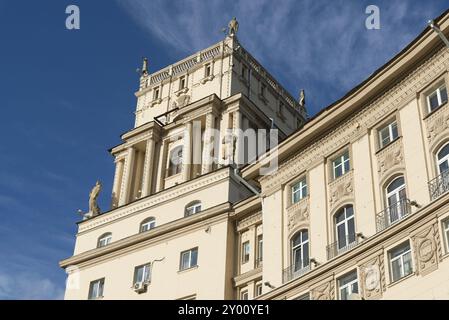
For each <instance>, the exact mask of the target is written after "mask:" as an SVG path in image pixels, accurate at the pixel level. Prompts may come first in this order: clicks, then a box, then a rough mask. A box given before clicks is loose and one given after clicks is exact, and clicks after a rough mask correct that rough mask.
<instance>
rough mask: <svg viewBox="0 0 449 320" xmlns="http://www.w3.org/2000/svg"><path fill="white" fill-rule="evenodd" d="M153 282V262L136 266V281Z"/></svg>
mask: <svg viewBox="0 0 449 320" xmlns="http://www.w3.org/2000/svg"><path fill="white" fill-rule="evenodd" d="M140 269H142V279H138V274H139V270H140ZM150 282H151V263H147V264H143V265H140V266H137V267H135V268H134V283H150Z"/></svg>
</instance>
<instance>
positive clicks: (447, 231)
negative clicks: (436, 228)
mask: <svg viewBox="0 0 449 320" xmlns="http://www.w3.org/2000/svg"><path fill="white" fill-rule="evenodd" d="M443 233H444V239H445V241H446V252H449V219H446V220H445V221H443Z"/></svg>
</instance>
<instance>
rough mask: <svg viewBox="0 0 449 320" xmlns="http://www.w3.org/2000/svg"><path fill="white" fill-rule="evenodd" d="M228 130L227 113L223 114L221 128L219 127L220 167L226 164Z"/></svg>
mask: <svg viewBox="0 0 449 320" xmlns="http://www.w3.org/2000/svg"><path fill="white" fill-rule="evenodd" d="M228 128H229V113H225V114H223V116H222V120H221V126H220V151H219V163H220V165H222V166H225V165H227V164H228V161H227V159H228V153H229V152H228V150H229V149H228V148H229V145H228V144H229V143H228V140H229V138H228V136H227V134H228Z"/></svg>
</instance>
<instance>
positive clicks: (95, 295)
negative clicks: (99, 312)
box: [89, 278, 104, 300]
mask: <svg viewBox="0 0 449 320" xmlns="http://www.w3.org/2000/svg"><path fill="white" fill-rule="evenodd" d="M103 290H104V278H103V279H98V280H95V281H92V282H91V283H90V285H89V300H95V299H100V298H103Z"/></svg>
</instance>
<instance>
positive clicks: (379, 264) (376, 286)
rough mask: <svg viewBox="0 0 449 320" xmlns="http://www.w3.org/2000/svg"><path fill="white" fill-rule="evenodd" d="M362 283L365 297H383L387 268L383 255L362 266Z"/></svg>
mask: <svg viewBox="0 0 449 320" xmlns="http://www.w3.org/2000/svg"><path fill="white" fill-rule="evenodd" d="M360 284H361V289H362V294H363V297H364V298H365V299H368V300H369V299H378V298H380V297H382V289H384V288H385V268H384V264H383V259H382V256H381V255H379V256H377V257H375V258H374V259H372V260H370V261H368V262H366V263H364V264H363V265H361V266H360Z"/></svg>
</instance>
